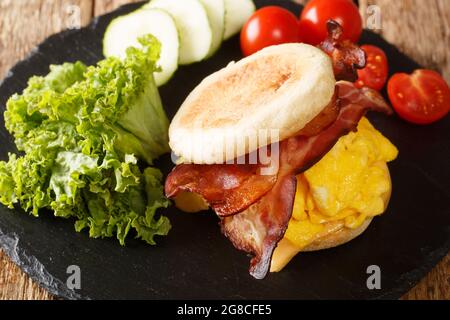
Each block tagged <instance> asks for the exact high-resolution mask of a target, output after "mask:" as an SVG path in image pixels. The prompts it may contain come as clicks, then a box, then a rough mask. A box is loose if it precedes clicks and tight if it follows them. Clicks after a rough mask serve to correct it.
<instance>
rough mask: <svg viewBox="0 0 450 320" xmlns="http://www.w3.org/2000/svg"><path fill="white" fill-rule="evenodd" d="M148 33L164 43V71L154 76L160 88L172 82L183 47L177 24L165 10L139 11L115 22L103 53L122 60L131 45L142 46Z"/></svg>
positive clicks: (105, 36)
mask: <svg viewBox="0 0 450 320" xmlns="http://www.w3.org/2000/svg"><path fill="white" fill-rule="evenodd" d="M148 33H150V34H152V35H153V36H155V37H156V38H157V39H158V40H159V42H161V57H160V58H159V61H158V63H159V65H160V66H161V69H162V71H161V72H156V73H155V74H154V76H155V82H156V85H157V86H161V85H163V84H165V83H166V82H167V81H169V79H170V78H171V77H172V75H173V74H174V72H175V71H176V70H177V68H178V59H179V47H180V41H179V38H178V31H177V27H176V23H175V21H174V19H173V18H172V17H171V15H170V14H168V13H167V12H165V11H164V10H159V9H140V10H137V11H134V12H132V13H130V14H128V15H125V16H122V17H119V18H116V19H114V20H113V21H112V22H111V23H110V24H109V26H108V28H107V30H106V32H105V35H104V38H103V54H104V55H105V57H109V56H117V57H120V58H123V57H124V56H125V53H126V49H127V48H128V47H131V46H135V47H136V46H137V47H139V46H140V44H139V43H138V41H137V39H138V38H139V37H140V36H143V35H145V34H148Z"/></svg>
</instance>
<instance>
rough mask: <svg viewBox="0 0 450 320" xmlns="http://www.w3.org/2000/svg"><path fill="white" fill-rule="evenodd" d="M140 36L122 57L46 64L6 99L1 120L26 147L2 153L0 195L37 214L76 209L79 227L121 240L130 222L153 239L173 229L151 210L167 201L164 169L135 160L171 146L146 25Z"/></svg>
mask: <svg viewBox="0 0 450 320" xmlns="http://www.w3.org/2000/svg"><path fill="white" fill-rule="evenodd" d="M140 42H141V44H142V45H143V47H142V49H136V48H129V49H128V50H127V58H126V59H124V60H119V59H116V58H113V57H111V58H108V59H105V60H103V61H100V62H99V63H98V64H97V65H96V66H90V67H86V66H85V65H84V64H82V63H81V62H76V63H73V64H72V63H65V64H62V65H58V66H51V67H50V73H49V74H48V75H46V76H45V77H37V76H36V77H32V78H30V80H29V82H28V87H27V88H26V89H25V90H24V91H23V93H22V94H20V95H19V94H15V95H13V96H12V97H11V98H10V99H9V100H8V102H7V110H6V111H5V114H4V117H5V125H6V128H7V129H8V131H9V132H10V133H11V134H12V135H13V136H14V139H15V143H16V145H17V148H18V150H19V151H23V153H24V155H23V156H17V155H15V154H10V155H9V160H8V161H0V202H1V203H3V204H4V205H7V206H8V207H10V208H12V207H13V206H14V205H15V204H20V206H21V207H22V208H23V209H24V210H26V211H28V212H30V213H32V214H33V215H35V216H38V215H39V211H40V210H41V209H44V208H45V209H52V210H53V211H54V215H55V216H58V217H64V218H69V217H73V218H75V220H76V222H75V229H76V230H77V231H81V230H83V229H89V235H90V236H91V237H95V238H98V237H113V236H116V237H117V239H118V240H119V242H120V243H121V244H124V243H125V238H126V237H127V234H128V233H129V231H130V230H134V232H135V234H136V237H137V238H141V239H142V240H144V241H146V242H147V243H149V244H155V241H154V237H155V236H156V235H159V236H163V235H166V234H167V233H168V232H169V230H170V222H169V220H168V219H167V218H166V217H164V216H160V215H159V216H158V214H157V209H159V208H164V207H167V206H168V205H169V201H168V200H167V199H166V198H165V197H164V194H163V187H162V174H161V172H160V171H159V170H158V169H156V168H152V167H147V168H145V169H141V167H142V166H140V165H139V161H143V162H144V163H145V164H147V165H148V164H152V161H153V160H154V159H155V158H157V157H159V156H160V155H162V154H164V153H166V152H168V151H169V146H168V137H167V130H168V125H169V121H168V119H167V116H166V114H165V112H164V109H163V106H162V104H161V99H160V96H159V93H158V90H157V88H156V85H155V82H154V79H153V72H154V71H155V70H156V68H157V67H156V61H157V60H158V58H159V52H160V44H159V42H158V41H157V40H156V39H155V38H154V37H152V36H150V35H147V36H144V37H143V38H141V39H140Z"/></svg>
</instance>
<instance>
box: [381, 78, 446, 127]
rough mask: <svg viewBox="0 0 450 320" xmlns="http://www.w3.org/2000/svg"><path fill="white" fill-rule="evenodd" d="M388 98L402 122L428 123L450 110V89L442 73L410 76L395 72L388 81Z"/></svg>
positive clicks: (440, 117) (443, 115)
mask: <svg viewBox="0 0 450 320" xmlns="http://www.w3.org/2000/svg"><path fill="white" fill-rule="evenodd" d="M387 90H388V95H389V99H390V100H391V103H392V105H393V107H394V109H395V111H397V113H398V115H399V116H400V117H402V118H403V119H405V120H407V121H409V122H412V123H416V124H429V123H432V122H435V121H437V120H439V119H442V118H443V117H445V115H447V113H448V112H449V111H450V89H449V87H448V85H447V83H446V82H445V80H444V79H442V77H441V76H440V75H439V73H437V72H434V71H431V70H423V69H421V70H416V71H414V72H413V73H412V74H411V75H409V74H406V73H396V74H394V75H393V76H392V77H391V78H390V79H389V81H388V85H387Z"/></svg>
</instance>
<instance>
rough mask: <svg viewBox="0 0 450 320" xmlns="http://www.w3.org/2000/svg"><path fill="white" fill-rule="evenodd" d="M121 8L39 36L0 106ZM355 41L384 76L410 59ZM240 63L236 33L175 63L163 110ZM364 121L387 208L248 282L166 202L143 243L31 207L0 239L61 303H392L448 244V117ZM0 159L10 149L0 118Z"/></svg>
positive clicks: (76, 49)
mask: <svg viewBox="0 0 450 320" xmlns="http://www.w3.org/2000/svg"><path fill="white" fill-rule="evenodd" d="M256 4H257V6H258V7H262V6H266V5H271V4H276V5H281V6H284V7H286V8H288V9H289V10H291V11H293V12H294V13H295V14H298V13H299V11H300V10H301V7H300V6H298V5H295V4H293V3H291V2H289V1H275V0H272V1H263V0H257V1H256ZM139 5H140V4H132V5H127V6H124V7H122V8H120V9H118V10H116V11H114V12H112V13H110V14H107V15H105V16H102V17H99V18H97V19H96V20H94V22H93V23H91V24H90V25H89V26H88V27H86V28H83V29H81V30H71V31H65V32H62V33H59V34H56V35H53V36H51V37H49V38H48V39H47V40H46V41H45V42H43V43H42V44H41V45H40V46H38V47H37V48H36V49H35V50H34V51H33V52H32V53H31V54H30V55H29V56H28V57H27V58H26V59H25V60H23V61H21V62H19V63H18V64H17V65H16V66H15V67H14V68H13V69H12V70H11V71H10V72H9V73H8V75H7V76H6V78H5V79H4V81H3V82H2V83H1V85H0V107H1V108H2V110H4V108H5V104H6V101H7V99H8V97H9V96H11V95H12V94H13V93H15V92H21V91H22V90H23V89H24V88H25V87H26V83H27V79H28V78H29V77H30V76H32V75H35V74H38V75H44V74H46V73H47V72H48V66H49V64H55V63H56V64H57V63H62V62H65V61H76V60H81V61H83V62H85V63H87V64H94V63H96V62H97V61H98V60H100V59H102V54H101V51H102V48H101V39H102V35H103V32H104V30H105V28H106V26H107V24H108V22H109V21H110V20H111V19H112V18H114V17H116V16H119V15H121V14H124V13H127V12H130V11H132V10H134V9H136V8H137V7H138V6H139ZM361 43H370V44H375V45H377V46H379V47H381V48H383V49H384V50H385V52H386V54H387V56H388V58H389V65H390V72H391V73H394V72H399V71H404V72H411V71H413V70H414V69H416V68H418V67H419V66H418V65H417V63H415V62H414V61H412V60H411V59H410V58H408V57H407V56H405V55H403V54H402V53H400V52H399V51H398V50H397V49H396V48H395V47H393V46H392V45H390V44H388V43H387V42H386V41H384V40H383V39H382V38H380V37H379V36H378V35H376V34H374V33H372V32H369V31H364V33H363V36H362V39H361ZM239 58H241V54H240V49H239V40H238V37H234V38H233V39H231V40H229V41H227V42H225V43H224V44H223V46H222V48H221V49H220V50H219V52H218V53H217V54H216V55H215V56H214V57H212V58H211V59H209V60H207V61H204V62H201V63H197V64H193V65H191V66H186V67H181V68H180V69H179V70H178V71H177V73H176V75H175V77H174V78H173V79H172V80H171V81H170V82H169V83H168V84H167V85H165V86H164V87H162V88H161V96H162V100H163V102H164V105H165V108H166V111H167V113H168V115H169V117H173V115H174V114H175V113H176V111H177V108H178V106H179V105H180V104H181V103H182V101H183V100H184V99H185V97H186V96H187V95H188V93H189V92H190V91H191V90H192V89H193V88H194V87H195V86H196V85H197V84H198V83H199V82H200V81H201V79H203V78H204V77H205V76H207V75H208V74H210V73H211V72H213V71H216V70H218V69H220V68H222V67H224V66H226V65H227V63H228V62H229V61H231V60H236V59H239ZM369 118H370V120H371V121H372V123H373V124H374V125H375V126H376V127H377V128H378V129H379V130H380V131H381V132H382V133H383V134H385V135H386V136H387V137H388V138H389V139H390V140H391V141H392V142H393V143H394V144H395V145H396V146H397V147H398V148H399V150H400V155H399V157H398V159H397V160H395V161H394V162H392V163H391V164H390V170H391V174H392V181H393V194H392V198H391V202H390V205H389V208H388V210H387V212H386V213H385V214H384V215H383V216H382V217H380V218H376V219H375V220H374V222H373V223H372V225H371V226H370V228H369V229H368V230H367V231H366V232H365V233H364V234H363V235H362V236H360V237H359V238H357V239H355V240H353V241H352V242H350V243H348V244H346V245H343V246H341V247H338V248H335V249H331V250H325V251H320V252H314V253H306V254H300V255H298V256H297V257H296V258H295V259H294V260H293V261H292V262H291V263H290V264H289V265H288V266H287V267H286V268H285V270H283V272H281V273H276V274H270V275H268V276H267V277H266V279H264V280H255V279H253V278H252V277H251V276H250V275H249V274H248V272H247V268H248V264H249V258H248V257H247V256H246V255H245V253H243V252H240V251H237V250H235V249H234V248H233V247H232V245H231V243H230V242H229V241H228V240H227V239H226V238H225V237H224V236H222V235H221V233H220V230H219V227H218V224H217V223H218V220H217V218H216V217H215V215H214V214H213V213H212V212H207V213H203V214H186V213H181V212H180V211H178V210H177V209H176V208H175V207H174V206H172V207H170V208H169V209H167V210H166V212H164V214H166V215H167V216H169V217H170V219H171V222H172V224H173V229H172V230H171V232H170V235H169V236H168V237H165V238H160V239H159V241H158V245H157V246H155V247H151V246H149V245H146V244H144V243H143V242H140V241H136V240H134V239H129V240H128V243H127V246H126V247H121V246H120V245H119V244H118V242H117V241H116V240H115V239H103V240H102V239H90V238H89V237H88V235H87V233H85V232H84V233H76V232H75V231H74V227H73V221H71V220H63V219H61V218H54V217H53V216H52V213H51V212H42V213H41V217H40V218H39V219H35V218H33V217H31V216H29V215H26V214H24V213H23V212H21V210H8V209H7V208H5V207H3V206H0V245H1V246H2V247H3V248H4V249H5V250H6V252H7V253H8V255H9V256H10V257H12V259H13V260H14V261H15V262H16V263H17V264H18V265H19V266H20V267H21V268H22V269H23V270H24V271H25V272H27V273H28V274H29V275H30V276H31V277H32V278H33V279H34V280H36V281H38V282H39V283H40V285H41V286H42V287H44V288H46V289H48V290H49V291H50V292H51V293H53V294H55V295H57V296H59V297H63V298H69V299H76V298H82V299H87V298H94V299H97V298H99V299H110V298H112V299H116V298H125V299H132V298H159V299H165V298H171V299H175V298H180V299H185V298H188V299H191V298H210V299H217V298H229V299H264V298H265V299H316V298H319V299H326V298H339V299H347V298H348V299H364V298H399V297H400V296H401V295H402V294H403V293H405V292H406V291H407V290H409V289H410V288H411V287H412V286H413V285H414V284H416V283H417V281H418V280H419V279H421V278H422V277H423V276H424V275H425V274H426V272H428V271H429V270H430V269H431V268H432V267H433V266H434V265H435V264H436V263H437V262H438V261H439V260H440V259H441V258H442V257H443V256H444V255H445V254H447V252H448V251H449V248H450V144H449V142H450V117H447V118H446V119H444V120H442V121H440V122H438V123H436V124H433V125H430V126H425V127H419V126H414V125H410V124H407V123H405V122H403V121H401V120H400V119H398V118H397V117H396V116H393V117H385V116H382V115H375V114H373V115H372V114H371V115H369ZM0 136H1V144H0V158H1V159H2V160H4V159H6V157H7V152H10V151H15V147H14V143H13V141H12V139H11V137H10V136H9V134H8V132H7V131H6V129H5V128H4V121H3V117H1V120H0ZM157 165H158V166H160V167H161V168H162V169H163V171H164V172H165V173H167V172H168V171H169V170H170V169H171V168H172V166H173V164H172V163H171V161H170V157H169V156H168V155H167V156H165V157H163V158H161V159H160V160H159V161H158V163H157ZM69 265H78V266H79V267H80V268H81V289H80V290H69V289H68V288H67V287H66V279H67V277H68V274H67V273H66V270H67V267H68V266H69ZM369 265H378V266H379V267H380V268H381V287H382V288H381V290H369V289H368V288H367V286H366V279H367V277H368V274H366V268H367V267H368V266H369Z"/></svg>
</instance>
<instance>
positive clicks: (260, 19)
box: [241, 6, 299, 56]
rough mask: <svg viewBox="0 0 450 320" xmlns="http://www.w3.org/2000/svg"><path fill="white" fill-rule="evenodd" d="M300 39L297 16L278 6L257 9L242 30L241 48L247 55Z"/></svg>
mask: <svg viewBox="0 0 450 320" xmlns="http://www.w3.org/2000/svg"><path fill="white" fill-rule="evenodd" d="M298 40H299V39H298V20H297V17H296V16H295V15H294V14H293V13H291V12H290V11H288V10H286V9H284V8H281V7H277V6H268V7H264V8H261V9H259V10H257V11H256V12H255V13H254V14H253V15H252V16H251V17H250V19H249V20H248V21H247V22H246V24H245V25H244V27H243V28H242V31H241V49H242V53H243V54H244V55H245V56H248V55H251V54H252V53H255V52H256V51H259V50H261V49H262V48H265V47H268V46H271V45H275V44H281V43H288V42H298Z"/></svg>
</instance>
